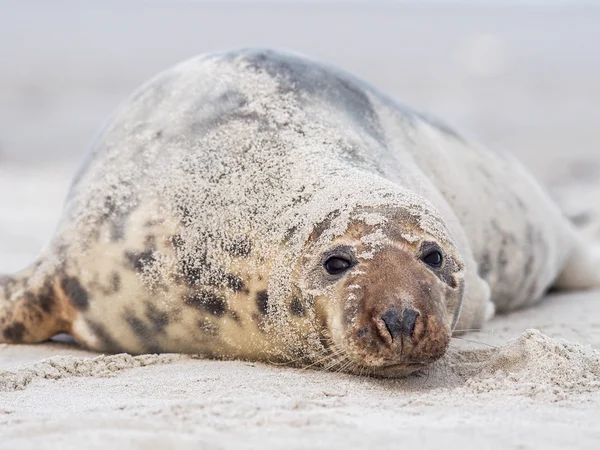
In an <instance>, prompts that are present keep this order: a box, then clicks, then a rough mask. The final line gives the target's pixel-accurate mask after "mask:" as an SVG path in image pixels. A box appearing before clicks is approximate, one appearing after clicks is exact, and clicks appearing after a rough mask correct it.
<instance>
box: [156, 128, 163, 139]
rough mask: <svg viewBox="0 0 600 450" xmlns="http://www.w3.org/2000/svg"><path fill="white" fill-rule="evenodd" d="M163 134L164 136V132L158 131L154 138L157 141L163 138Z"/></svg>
mask: <svg viewBox="0 0 600 450" xmlns="http://www.w3.org/2000/svg"><path fill="white" fill-rule="evenodd" d="M162 134H163V132H162V130H158V131H157V132H156V133H154V137H155V138H156V139H158V138H160V137H162Z"/></svg>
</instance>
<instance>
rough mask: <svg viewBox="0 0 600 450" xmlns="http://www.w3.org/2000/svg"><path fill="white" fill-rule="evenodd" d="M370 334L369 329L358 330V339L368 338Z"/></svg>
mask: <svg viewBox="0 0 600 450" xmlns="http://www.w3.org/2000/svg"><path fill="white" fill-rule="evenodd" d="M368 333H369V328H368V327H365V328H362V329H360V330H358V337H359V338H361V337H363V336H366V335H367V334H368Z"/></svg>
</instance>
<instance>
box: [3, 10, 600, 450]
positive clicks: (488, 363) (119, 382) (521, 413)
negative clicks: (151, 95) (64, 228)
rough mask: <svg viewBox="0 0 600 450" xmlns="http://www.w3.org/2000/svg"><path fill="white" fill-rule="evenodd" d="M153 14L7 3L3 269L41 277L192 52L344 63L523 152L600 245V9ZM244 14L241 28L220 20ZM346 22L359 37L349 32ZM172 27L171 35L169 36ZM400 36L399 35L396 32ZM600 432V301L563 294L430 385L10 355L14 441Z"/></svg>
mask: <svg viewBox="0 0 600 450" xmlns="http://www.w3.org/2000/svg"><path fill="white" fill-rule="evenodd" d="M143 3H144V8H143V11H144V14H143V15H140V11H141V10H142V9H141V7H140V6H139V4H138V6H135V4H133V3H132V4H131V5H133V6H131V5H130V6H129V7H128V8H124V9H119V6H118V5H117V3H109V2H104V3H102V5H103V6H102V7H101V8H100V7H98V8H92V7H81V8H80V9H69V8H68V6H69V2H65V1H63V2H57V3H56V5H58V6H53V7H52V8H48V9H44V8H45V7H44V6H43V5H44V4H43V3H40V2H33V1H18V2H17V1H13V2H11V1H8V2H6V3H3V5H2V6H1V8H2V9H0V15H1V16H3V17H5V18H7V19H8V20H6V27H3V32H4V33H5V39H2V40H0V50H1V51H0V53H2V54H3V55H5V57H3V59H2V61H0V119H1V120H0V272H1V273H8V272H11V271H14V270H17V269H19V268H21V267H23V266H24V265H26V264H27V263H28V262H30V261H31V260H32V259H33V258H34V257H35V255H36V254H37V253H38V252H39V251H40V249H41V248H42V246H43V245H44V244H45V242H46V241H47V239H48V238H49V236H50V235H51V233H52V231H53V228H54V226H55V224H56V221H57V219H58V215H59V213H60V208H61V203H62V198H63V196H64V195H65V192H66V189H67V187H68V183H69V179H70V177H71V175H72V171H73V168H74V166H75V163H76V160H77V159H79V158H80V156H81V151H82V149H83V148H84V147H85V144H86V142H87V141H89V140H90V139H91V137H92V136H93V133H94V132H95V130H97V129H98V127H99V126H100V124H101V122H102V120H103V118H104V117H105V116H106V115H107V114H108V113H109V112H110V110H111V109H112V108H113V107H114V106H115V105H116V103H117V102H118V101H119V100H120V99H122V98H123V97H124V96H125V95H126V94H127V93H128V92H129V91H131V90H132V89H133V88H135V87H136V86H137V85H138V84H139V83H141V82H142V81H144V80H145V79H146V78H148V77H149V76H151V75H152V74H153V73H154V72H156V71H157V70H160V69H162V68H164V67H167V66H169V65H170V64H172V63H174V62H176V61H177V60H180V59H183V58H185V57H188V56H190V55H192V54H194V53H198V52H202V51H205V50H209V49H212V48H220V47H226V46H234V45H249V44H271V45H276V46H281V47H286V48H291V49H294V50H298V51H303V52H306V53H311V54H313V55H315V56H317V57H320V58H322V59H326V60H329V61H332V62H334V63H337V64H341V65H344V66H345V67H346V68H348V69H349V70H351V71H353V72H356V73H358V74H359V75H361V76H362V77H364V78H367V79H369V80H371V81H373V82H374V83H375V84H377V85H378V86H379V87H381V88H382V89H383V90H385V91H388V92H391V93H393V94H394V95H395V96H397V97H399V98H403V99H404V100H406V101H407V103H409V104H411V105H413V106H416V107H419V108H421V109H425V110H427V111H430V112H435V113H436V114H438V115H440V116H442V117H443V118H444V119H446V120H448V121H449V122H450V123H453V124H455V125H458V126H459V128H461V129H467V130H468V131H471V132H473V131H474V132H475V133H476V134H477V135H479V136H480V137H481V138H482V140H484V141H485V142H487V143H489V144H491V145H497V146H502V147H505V148H508V149H510V150H511V151H513V152H514V153H515V154H516V155H517V156H518V157H519V158H521V159H522V160H523V161H524V162H525V163H526V165H527V166H528V167H529V168H530V169H531V170H532V171H533V172H534V173H535V174H536V176H537V177H538V178H539V179H541V180H542V181H543V182H544V184H545V185H546V186H547V187H548V188H549V190H550V191H551V193H552V195H553V196H554V197H555V198H556V199H557V201H558V202H559V203H560V205H561V207H562V208H563V209H564V210H565V211H566V212H567V213H568V214H569V215H570V216H573V217H574V218H576V219H577V220H578V221H579V222H580V223H581V226H582V227H583V228H584V229H585V232H586V233H588V235H589V236H592V237H593V238H594V239H600V220H599V218H600V203H598V200H597V199H598V198H600V170H599V168H600V151H599V150H598V142H599V141H600V134H599V133H600V131H598V127H597V124H598V123H600V112H599V110H598V108H597V106H596V105H597V104H598V102H599V101H600V91H599V90H598V89H597V79H598V77H600V59H599V58H598V56H597V53H596V52H594V51H593V48H592V47H590V45H591V44H590V43H593V42H598V39H599V38H600V13H599V12H598V10H597V9H592V10H591V11H589V10H586V11H581V10H578V9H577V8H574V9H570V10H564V9H559V10H553V9H551V8H550V9H542V10H532V9H527V10H525V11H522V10H517V9H514V8H513V9H511V8H507V9H504V10H502V11H500V12H499V11H497V10H487V12H486V10H485V9H476V10H460V9H459V10H453V11H448V10H444V11H442V12H438V13H433V12H431V11H424V10H419V9H418V8H416V9H415V8H410V9H409V10H402V9H398V8H392V7H389V6H388V7H386V8H383V7H378V8H373V9H368V8H365V7H364V6H359V5H354V6H351V7H350V6H348V7H344V8H342V9H335V8H334V7H332V6H329V7H318V6H315V5H313V6H310V7H308V6H304V7H289V8H287V9H286V7H283V6H278V7H269V8H267V7H262V8H263V9H260V8H250V7H247V8H246V9H243V10H241V9H240V10H236V11H237V12H232V11H233V10H232V8H231V7H216V6H213V7H211V8H208V7H203V6H201V5H199V4H196V3H192V2H181V5H179V6H178V7H177V8H175V7H169V8H168V11H167V7H165V6H160V4H159V2H143ZM65 5H66V6H65ZM98 5H99V3H98ZM157 5H158V6H157ZM136 8H137V9H136ZM203 8H204V9H203ZM319 8H320V9H319ZM133 17H137V18H139V27H138V29H137V30H138V32H137V33H133V34H132V33H130V32H128V28H127V23H128V21H129V20H131V18H133ZM227 17H229V18H233V19H231V20H233V22H234V23H233V25H234V27H233V28H235V29H236V30H237V31H236V33H237V34H235V36H234V37H232V32H231V29H224V30H221V29H220V27H222V25H219V26H217V24H223V23H224V22H223V20H225V19H224V18H227ZM248 17H250V19H247V18H248ZM23 18H27V19H28V20H22V19H23ZM242 18H245V19H242ZM334 19H335V20H338V22H337V23H338V24H341V25H340V28H339V30H338V31H337V33H336V34H335V35H332V33H331V31H330V28H329V24H330V23H331V21H332V20H334ZM245 20H248V22H245ZM249 22H251V23H252V26H251V27H250V26H246V25H244V24H245V23H249ZM107 23H108V25H107ZM196 23H199V24H200V25H201V26H196V25H195V24H196ZM49 24H53V25H52V30H51V29H50V25H49ZM56 24H60V26H59V27H57V25H56ZM81 24H85V26H82V25H81ZM159 24H160V25H161V26H163V27H164V28H161V29H167V30H169V33H166V34H160V33H156V32H155V30H157V29H158V28H157V27H158V25H159ZM213 24H214V25H213ZM178 25H180V26H178ZM392 25H394V26H392ZM380 27H382V28H386V27H387V28H386V29H387V32H389V33H392V36H391V38H390V37H389V36H388V35H386V39H385V40H383V38H382V37H381V36H383V34H382V33H383V31H382V32H381V33H379V34H378V32H379V31H380ZM55 28H56V29H60V31H57V30H56V29H55ZM306 29H310V30H311V33H308V34H307V33H306V32H305V30H306ZM108 30H110V33H109V32H108ZM419 30H428V31H427V33H423V34H422V35H420V36H421V39H420V41H419V42H418V43H417V40H415V39H410V38H411V36H412V35H413V34H414V33H416V32H419ZM102 33H104V34H102ZM342 42H343V43H344V44H345V45H342ZM390 54H393V55H395V58H390V57H389V55H390ZM132 61H136V63H135V64H134V63H132ZM404 61H408V63H406V64H404V63H403V62H404ZM99 68H101V70H99ZM557 105H559V106H558V107H557ZM599 423H600V292H598V291H597V292H577V293H552V294H550V295H549V296H548V297H547V298H545V299H544V300H543V302H542V303H541V304H540V305H538V306H536V307H534V308H530V309H527V310H524V311H518V312H514V313H512V314H509V315H505V316H500V317H496V318H494V319H493V320H492V321H491V322H490V323H489V324H487V325H486V327H485V328H484V329H483V330H481V331H480V332H472V333H469V334H467V335H466V336H463V339H453V341H452V344H451V350H450V351H449V353H448V356H447V357H446V358H445V359H444V360H443V361H441V362H440V363H438V364H436V365H435V366H432V367H431V368H430V369H429V370H428V371H427V372H425V373H423V374H421V375H418V376H412V377H410V378H407V379H402V380H377V379H370V378H358V377H355V376H350V375H343V374H335V373H321V372H316V371H313V370H299V369H291V368H287V367H276V366H269V365H264V364H258V363H248V362H240V361H206V360H199V359H194V358H192V357H189V356H180V355H159V356H155V355H142V356H137V357H132V356H130V355H106V356H103V355H98V354H96V353H92V352H87V351H85V350H82V349H80V348H78V347H76V346H74V345H73V344H69V343H65V342H54V343H48V344H44V345H37V346H7V345H0V448H11V449H15V448H36V449H37V448H50V449H54V448H56V449H58V448H61V449H69V448H77V449H81V448H82V447H83V448H102V449H104V448H112V449H121V448H124V449H125V448H127V449H130V448H140V449H141V448H144V449H153V448H157V449H158V448H160V449H162V448H178V449H179V448H182V449H186V448H209V449H212V448H233V447H235V448H259V447H260V448H338V447H344V448H366V447H369V448H410V447H411V445H413V446H417V445H418V447H419V448H432V449H439V448H460V449H471V448H473V449H488V448H498V449H528V448H545V449H550V450H552V449H564V448H578V449H586V448H589V449H596V448H598V446H599V445H600V426H598V424H599Z"/></svg>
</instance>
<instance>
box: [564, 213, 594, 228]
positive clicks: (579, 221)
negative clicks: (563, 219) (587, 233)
mask: <svg viewBox="0 0 600 450" xmlns="http://www.w3.org/2000/svg"><path fill="white" fill-rule="evenodd" d="M569 219H571V222H573V223H574V224H575V225H576V226H578V227H582V226H585V225H587V224H588V223H591V221H592V216H591V215H590V213H589V212H582V213H579V214H574V215H572V216H570V217H569Z"/></svg>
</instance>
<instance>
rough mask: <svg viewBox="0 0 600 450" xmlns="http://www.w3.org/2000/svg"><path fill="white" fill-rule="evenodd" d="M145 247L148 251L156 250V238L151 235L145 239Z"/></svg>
mask: <svg viewBox="0 0 600 450" xmlns="http://www.w3.org/2000/svg"><path fill="white" fill-rule="evenodd" d="M144 247H145V248H147V249H155V248H156V236H154V235H153V234H149V235H147V236H146V237H145V238H144Z"/></svg>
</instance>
